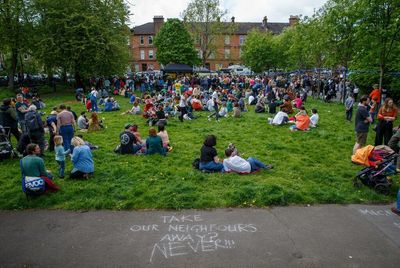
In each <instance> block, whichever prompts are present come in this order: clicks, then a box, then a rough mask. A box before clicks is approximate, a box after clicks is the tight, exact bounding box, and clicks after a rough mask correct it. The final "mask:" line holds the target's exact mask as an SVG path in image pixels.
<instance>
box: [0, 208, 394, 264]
mask: <svg viewBox="0 0 400 268" xmlns="http://www.w3.org/2000/svg"><path fill="white" fill-rule="evenodd" d="M0 267H335V268H336V267H400V217H399V216H397V215H395V214H393V213H391V211H390V206H365V205H349V206H341V205H321V206H309V207H300V206H292V207H276V208H271V209H251V208H250V209H213V210H182V211H87V212H73V211H59V210H25V211H0Z"/></svg>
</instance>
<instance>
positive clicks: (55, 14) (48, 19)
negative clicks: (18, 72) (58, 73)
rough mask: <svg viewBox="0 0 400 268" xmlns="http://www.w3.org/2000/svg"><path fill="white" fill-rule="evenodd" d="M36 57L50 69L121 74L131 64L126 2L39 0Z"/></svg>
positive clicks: (79, 72)
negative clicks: (129, 60) (129, 59)
mask: <svg viewBox="0 0 400 268" xmlns="http://www.w3.org/2000/svg"><path fill="white" fill-rule="evenodd" d="M35 3H36V5H35V11H36V12H37V16H38V18H40V19H39V20H38V21H37V25H36V31H37V35H36V44H37V45H36V51H35V56H36V57H37V58H38V59H40V60H41V61H42V62H43V64H44V65H45V67H46V68H47V69H54V68H62V69H63V70H64V71H68V72H71V73H75V74H79V76H81V77H88V76H91V75H112V74H121V73H123V72H124V71H125V70H126V67H127V65H128V47H127V41H128V38H129V28H128V27H127V25H126V22H127V16H128V11H127V7H126V6H125V4H124V3H123V1H101V0H93V1H78V0H72V1H70V0H60V1H50V0H36V1H35Z"/></svg>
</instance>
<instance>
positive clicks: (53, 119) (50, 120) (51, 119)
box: [46, 110, 57, 152]
mask: <svg viewBox="0 0 400 268" xmlns="http://www.w3.org/2000/svg"><path fill="white" fill-rule="evenodd" d="M46 126H47V127H48V129H49V134H50V138H49V151H50V152H53V151H54V136H55V135H56V133H57V111H55V110H53V111H51V113H50V115H49V116H48V117H47V118H46Z"/></svg>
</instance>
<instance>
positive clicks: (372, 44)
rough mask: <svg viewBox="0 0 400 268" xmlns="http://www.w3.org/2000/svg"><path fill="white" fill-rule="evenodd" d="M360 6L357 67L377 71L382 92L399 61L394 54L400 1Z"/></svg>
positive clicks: (369, 0)
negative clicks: (394, 64) (395, 61)
mask: <svg viewBox="0 0 400 268" xmlns="http://www.w3.org/2000/svg"><path fill="white" fill-rule="evenodd" d="M359 4H360V9H359V10H360V12H361V14H360V20H359V21H357V26H358V27H357V31H356V33H355V35H356V39H357V40H358V42H357V53H356V54H355V59H354V61H355V62H354V65H355V66H364V67H367V68H372V69H374V68H376V69H378V70H379V88H382V86H383V82H384V77H385V73H386V72H387V71H388V66H389V65H391V64H392V61H394V60H395V59H396V54H395V53H394V52H395V50H396V49H397V48H398V46H399V45H400V7H399V1H398V0H359Z"/></svg>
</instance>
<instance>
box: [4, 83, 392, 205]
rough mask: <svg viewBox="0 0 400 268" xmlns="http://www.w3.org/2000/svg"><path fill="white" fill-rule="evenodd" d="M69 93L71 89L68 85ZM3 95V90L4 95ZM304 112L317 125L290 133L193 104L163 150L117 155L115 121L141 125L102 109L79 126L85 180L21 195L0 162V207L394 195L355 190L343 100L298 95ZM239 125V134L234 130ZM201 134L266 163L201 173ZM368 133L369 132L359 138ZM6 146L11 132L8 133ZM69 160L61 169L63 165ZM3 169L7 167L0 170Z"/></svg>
mask: <svg viewBox="0 0 400 268" xmlns="http://www.w3.org/2000/svg"><path fill="white" fill-rule="evenodd" d="M69 90H70V92H71V91H72V88H70V89H69ZM67 91H68V90H67V89H65V90H63V91H62V92H63V93H62V94H57V95H44V94H42V97H43V98H44V100H45V102H46V104H47V107H48V108H47V109H46V112H47V114H49V112H50V109H51V107H53V106H55V105H59V104H60V103H62V102H63V103H66V104H68V105H70V106H71V107H72V109H73V110H74V111H75V112H77V113H78V114H79V113H80V112H81V111H84V110H85V107H84V106H83V105H82V104H81V103H78V102H76V101H75V100H74V96H73V94H72V93H64V92H67ZM10 96H12V95H10ZM117 100H118V101H119V103H120V104H121V106H122V110H127V109H128V108H130V105H129V103H128V102H129V101H128V99H126V98H122V97H117ZM305 106H306V108H307V110H310V109H311V108H314V107H315V108H317V109H318V112H319V114H320V117H321V120H320V125H319V126H318V127H317V128H315V129H312V130H311V131H309V132H300V131H299V132H294V133H291V132H290V131H289V130H288V126H287V125H286V126H282V127H278V126H271V125H268V124H267V123H266V121H267V120H266V119H267V117H268V116H269V115H267V114H256V113H254V111H253V108H252V107H250V111H249V112H247V113H244V114H243V117H242V118H232V117H229V118H222V119H221V122H220V123H217V122H215V121H212V122H209V121H208V120H207V115H208V113H207V112H196V116H198V117H199V118H198V119H195V120H191V121H185V122H183V123H181V122H179V120H178V119H175V118H173V119H169V120H168V125H167V130H168V134H169V137H170V141H171V145H172V146H173V151H172V152H170V153H169V154H168V155H167V156H166V157H162V156H158V155H155V156H130V155H117V154H115V153H114V152H113V149H114V148H115V146H116V145H117V144H118V143H119V139H118V137H119V133H120V132H121V131H122V130H123V126H124V124H125V123H128V122H131V123H136V124H138V125H139V131H140V133H141V134H142V137H143V138H146V137H147V133H148V129H149V127H148V126H147V125H146V122H145V119H143V118H142V117H141V116H137V115H120V112H107V113H102V114H101V115H100V117H101V118H104V119H103V120H104V124H105V125H106V127H107V128H105V129H103V130H101V131H96V132H88V133H82V132H78V134H82V135H83V137H84V139H85V140H88V141H90V142H91V143H93V144H95V145H98V146H99V147H100V148H99V149H98V150H95V151H93V157H94V161H95V173H94V175H93V177H91V178H90V179H89V180H87V181H75V180H70V179H59V178H58V177H57V176H56V178H55V182H56V183H57V184H58V185H60V186H61V191H60V192H58V193H54V194H53V193H50V194H47V195H45V196H40V197H38V198H34V199H32V200H27V199H26V198H25V196H24V195H23V193H22V192H21V178H20V171H19V162H18V159H8V160H5V161H2V162H1V163H0V166H1V169H2V170H3V171H4V172H1V173H0V184H1V185H2V191H1V193H0V208H1V209H24V208H53V209H117V210H119V209H145V208H148V209H161V208H163V209H183V208H215V207H250V206H258V207H264V206H269V205H289V204H312V203H343V204H346V203H368V204H369V203H382V202H392V201H394V200H395V197H396V189H397V188H398V185H399V184H398V177H397V176H396V177H393V180H394V185H393V187H392V188H393V190H392V193H391V195H389V196H383V195H379V194H377V193H375V192H374V191H373V190H371V189H369V188H368V187H364V186H363V187H361V188H355V187H354V186H353V184H352V178H353V177H354V176H355V175H356V174H357V172H358V171H359V170H361V168H362V167H361V166H358V165H354V164H352V163H351V161H350V155H351V150H352V148H353V145H354V138H355V137H354V124H349V123H348V122H346V120H345V118H344V108H343V105H340V104H337V103H329V104H326V103H323V102H320V101H316V100H312V99H308V100H307V103H305ZM238 133H240V135H238ZM207 134H215V135H216V136H217V139H218V140H217V146H216V149H217V151H218V153H219V156H220V157H221V158H222V157H223V152H224V149H225V148H226V146H227V145H228V143H230V142H233V143H234V144H235V145H236V147H237V148H238V150H239V152H240V154H241V155H242V156H243V157H244V158H247V157H250V156H252V157H256V158H258V159H260V160H261V161H263V162H265V163H268V164H272V165H274V169H272V170H268V171H261V172H259V173H256V174H250V175H238V174H234V173H229V174H217V173H212V174H206V173H202V172H199V171H198V170H194V169H193V168H192V166H191V162H192V161H193V159H194V158H196V157H198V156H199V152H200V148H201V145H202V143H203V140H204V138H205V136H206V135H207ZM374 138H375V135H374V132H373V131H372V130H371V132H370V133H369V136H368V142H369V143H373V140H374ZM12 142H13V144H15V140H14V139H13V140H12ZM44 159H45V163H46V168H47V169H50V170H52V171H53V173H56V172H57V168H58V165H57V163H56V161H55V160H54V154H53V153H49V152H46V155H45V158H44ZM71 168H72V165H71V161H70V160H69V158H67V161H66V171H69V170H71ZM5 171H7V172H5Z"/></svg>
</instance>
